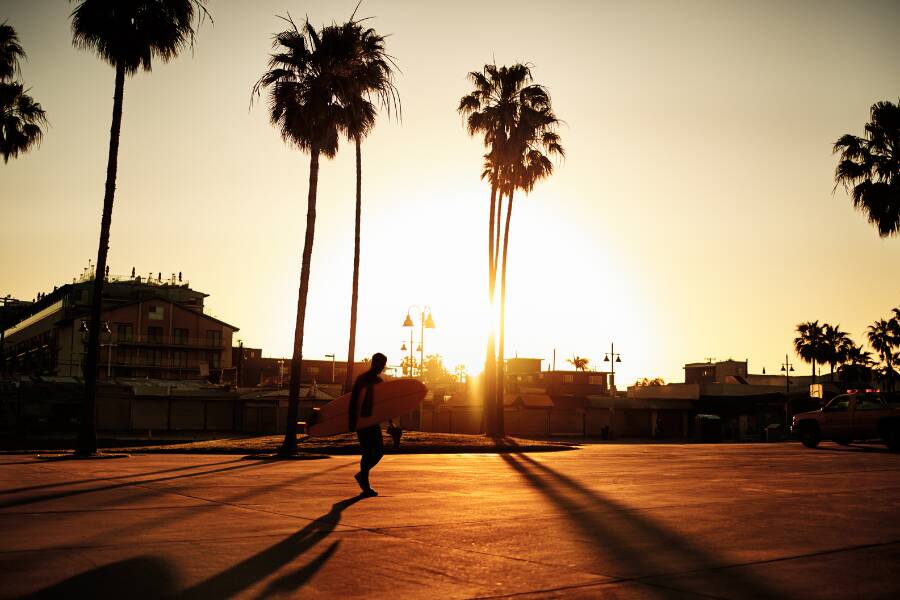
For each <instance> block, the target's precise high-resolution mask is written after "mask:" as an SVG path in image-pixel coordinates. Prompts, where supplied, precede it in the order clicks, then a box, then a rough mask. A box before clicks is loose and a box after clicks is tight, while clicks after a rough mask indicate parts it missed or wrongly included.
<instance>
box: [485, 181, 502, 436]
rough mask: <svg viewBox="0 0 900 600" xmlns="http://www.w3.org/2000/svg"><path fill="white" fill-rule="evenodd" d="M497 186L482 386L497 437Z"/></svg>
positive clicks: (489, 428)
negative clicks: (495, 240) (495, 295)
mask: <svg viewBox="0 0 900 600" xmlns="http://www.w3.org/2000/svg"><path fill="white" fill-rule="evenodd" d="M496 180H497V168H496V167H494V177H493V178H492V180H491V181H492V182H495V181H496ZM497 204H498V203H497V185H496V183H491V206H490V213H489V217H490V218H489V222H490V225H489V228H488V300H489V302H490V307H491V329H490V332H489V333H488V343H487V351H486V353H485V359H484V374H483V375H482V385H483V396H484V419H485V433H487V434H488V435H495V434H496V433H497V415H496V414H495V413H496V410H495V408H494V407H495V404H494V396H495V389H496V387H497V382H496V371H497V363H496V360H497V357H496V354H495V352H496V347H495V345H494V319H493V308H494V290H495V288H496V284H497V253H496V251H495V248H496V247H495V245H494V228H495V226H496V229H497V231H499V230H500V222H499V220H495V218H494V207H495V206H497Z"/></svg>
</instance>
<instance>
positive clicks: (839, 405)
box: [825, 396, 850, 412]
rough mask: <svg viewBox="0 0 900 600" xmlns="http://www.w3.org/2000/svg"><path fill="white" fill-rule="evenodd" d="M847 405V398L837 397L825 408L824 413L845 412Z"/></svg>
mask: <svg viewBox="0 0 900 600" xmlns="http://www.w3.org/2000/svg"><path fill="white" fill-rule="evenodd" d="M849 404H850V397H849V396H837V397H836V398H834V399H833V400H832V401H831V402H829V403H828V404H827V405H826V406H825V412H847V407H848V406H849Z"/></svg>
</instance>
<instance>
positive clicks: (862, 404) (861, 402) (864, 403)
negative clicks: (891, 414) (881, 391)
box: [856, 396, 885, 410]
mask: <svg viewBox="0 0 900 600" xmlns="http://www.w3.org/2000/svg"><path fill="white" fill-rule="evenodd" d="M883 408H885V406H884V403H883V402H882V401H881V398H879V397H878V396H868V397H860V398H857V399H856V410H881V409H883Z"/></svg>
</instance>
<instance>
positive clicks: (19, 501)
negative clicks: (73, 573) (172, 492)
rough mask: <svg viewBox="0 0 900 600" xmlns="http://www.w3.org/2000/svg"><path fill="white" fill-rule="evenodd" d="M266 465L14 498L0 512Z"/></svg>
mask: <svg viewBox="0 0 900 600" xmlns="http://www.w3.org/2000/svg"><path fill="white" fill-rule="evenodd" d="M266 464H267V463H244V464H240V465H235V466H232V467H222V468H221V469H210V470H207V471H199V472H197V473H184V474H182V475H171V476H169V477H157V478H156V479H141V480H138V481H126V482H123V483H116V484H114V485H104V486H100V487H92V488H87V489H83V490H68V491H64V492H55V493H52V494H41V495H38V496H28V497H25V498H16V499H14V500H7V501H6V502H0V510H2V509H4V508H14V507H17V506H25V505H28V504H35V503H37V502H46V501H48V500H57V499H59V498H69V497H71V496H80V495H82V494H91V493H93V492H105V491H109V490H117V489H121V488H126V487H134V486H139V485H146V484H148V483H161V482H163V481H173V480H176V479H187V478H189V477H200V476H202V475H212V474H215V473H225V472H228V471H237V470H239V469H249V468H252V467H262V466H266ZM126 477H129V475H123V476H122V477H120V478H119V479H124V478H126Z"/></svg>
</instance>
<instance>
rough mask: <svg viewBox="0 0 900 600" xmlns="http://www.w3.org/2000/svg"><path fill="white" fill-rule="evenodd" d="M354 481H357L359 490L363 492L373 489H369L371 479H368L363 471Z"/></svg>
mask: <svg viewBox="0 0 900 600" xmlns="http://www.w3.org/2000/svg"><path fill="white" fill-rule="evenodd" d="M353 479H355V480H356V483H358V484H359V489H361V490H362V491H363V492H365V491H366V490H369V489H372V488H370V487H369V481H368V479H369V478H368V477H366V476H365V475H363V474H362V471H360V472H359V473H357V474H356V475H354V476H353Z"/></svg>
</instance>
